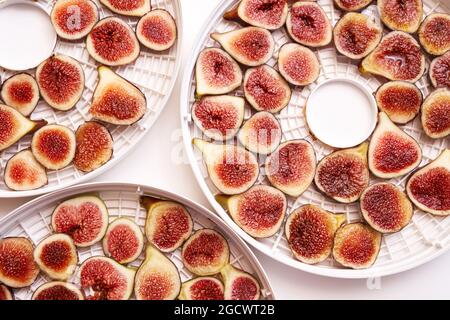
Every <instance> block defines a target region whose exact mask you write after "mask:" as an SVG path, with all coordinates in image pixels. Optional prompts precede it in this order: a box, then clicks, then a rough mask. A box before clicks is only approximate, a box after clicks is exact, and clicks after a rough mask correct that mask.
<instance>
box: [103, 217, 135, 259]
mask: <svg viewBox="0 0 450 320" xmlns="http://www.w3.org/2000/svg"><path fill="white" fill-rule="evenodd" d="M143 249H144V235H143V234H142V231H141V229H140V228H139V226H138V225H137V224H136V223H135V222H133V221H132V220H130V219H127V218H117V219H115V220H114V221H113V222H111V223H110V225H109V226H108V229H106V234H105V237H104V238H103V252H104V253H105V256H107V257H110V258H112V259H114V260H116V261H117V262H118V263H120V264H127V263H130V262H133V261H134V260H136V259H137V258H138V257H139V255H140V254H141V252H142V250H143Z"/></svg>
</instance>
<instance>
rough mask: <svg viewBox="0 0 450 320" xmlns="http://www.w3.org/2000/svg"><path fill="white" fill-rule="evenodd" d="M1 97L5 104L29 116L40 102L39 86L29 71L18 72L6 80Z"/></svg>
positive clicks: (0, 93)
mask: <svg viewBox="0 0 450 320" xmlns="http://www.w3.org/2000/svg"><path fill="white" fill-rule="evenodd" d="M0 97H1V99H2V100H3V102H4V103H5V104H7V105H8V106H10V107H13V108H14V109H16V110H17V111H19V112H20V113H21V114H22V115H24V116H25V117H28V116H29V115H30V114H31V113H32V112H33V110H34V109H35V108H36V106H37V104H38V102H39V87H38V85H37V82H36V80H35V79H34V78H33V77H32V76H31V75H29V74H28V73H17V74H15V75H13V76H12V77H10V78H8V79H6V80H5V82H4V83H3V85H2V89H1V92H0Z"/></svg>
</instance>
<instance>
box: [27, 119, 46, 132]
mask: <svg viewBox="0 0 450 320" xmlns="http://www.w3.org/2000/svg"><path fill="white" fill-rule="evenodd" d="M32 121H33V122H34V128H33V129H32V130H31V131H30V132H35V131H38V130H39V129H40V128H42V127H45V126H46V125H47V124H48V122H47V120H44V119H40V120H32Z"/></svg>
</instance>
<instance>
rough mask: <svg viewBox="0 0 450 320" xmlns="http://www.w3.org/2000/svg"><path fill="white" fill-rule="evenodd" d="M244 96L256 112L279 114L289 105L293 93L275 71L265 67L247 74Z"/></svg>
mask: <svg viewBox="0 0 450 320" xmlns="http://www.w3.org/2000/svg"><path fill="white" fill-rule="evenodd" d="M244 94H245V98H246V99H247V101H248V103H250V105H251V106H252V107H253V108H255V110H257V111H267V112H271V113H277V112H278V111H280V110H281V109H284V107H286V106H287V105H288V104H289V101H290V100H291V94H292V92H291V88H290V87H289V85H288V83H287V82H286V81H285V80H284V79H283V77H282V76H281V75H280V74H279V73H278V72H277V71H276V70H275V69H273V68H272V67H269V66H268V65H263V66H259V67H255V68H250V69H247V71H246V72H245V76H244Z"/></svg>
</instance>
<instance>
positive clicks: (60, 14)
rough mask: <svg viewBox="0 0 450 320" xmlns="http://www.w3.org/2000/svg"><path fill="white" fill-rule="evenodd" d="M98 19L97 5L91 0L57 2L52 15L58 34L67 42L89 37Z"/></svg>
mask: <svg viewBox="0 0 450 320" xmlns="http://www.w3.org/2000/svg"><path fill="white" fill-rule="evenodd" d="M98 17H99V14H98V8H97V5H96V4H95V3H94V2H93V1H91V0H57V1H56V2H55V4H54V6H53V9H52V12H51V13H50V18H51V20H52V24H53V27H54V28H55V31H56V33H57V34H58V36H60V37H61V38H63V39H67V40H78V39H81V38H84V37H85V36H87V35H88V33H89V32H91V30H92V28H93V27H94V25H95V24H96V23H97V21H98Z"/></svg>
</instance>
